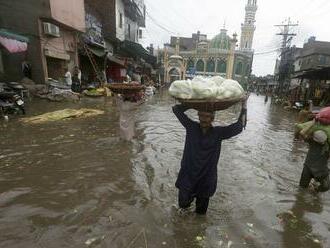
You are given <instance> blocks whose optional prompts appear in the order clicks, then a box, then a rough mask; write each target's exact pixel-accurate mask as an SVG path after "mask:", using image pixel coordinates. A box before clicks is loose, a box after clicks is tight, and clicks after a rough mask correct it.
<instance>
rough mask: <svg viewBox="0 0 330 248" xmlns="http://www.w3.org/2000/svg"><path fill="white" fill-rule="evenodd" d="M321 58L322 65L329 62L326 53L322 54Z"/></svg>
mask: <svg viewBox="0 0 330 248" xmlns="http://www.w3.org/2000/svg"><path fill="white" fill-rule="evenodd" d="M319 60H320V64H321V65H325V64H326V63H327V57H326V56H324V55H320V57H319Z"/></svg>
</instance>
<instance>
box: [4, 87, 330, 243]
mask: <svg viewBox="0 0 330 248" xmlns="http://www.w3.org/2000/svg"><path fill="white" fill-rule="evenodd" d="M263 100H264V99H263V98H262V97H257V96H255V95H252V96H251V97H250V99H249V103H248V114H249V123H248V127H247V130H245V131H244V133H243V134H241V135H240V136H238V137H236V138H234V139H232V140H229V141H226V142H224V144H223V147H222V154H221V158H220V162H219V166H218V170H219V173H218V174H219V181H218V190H217V193H216V195H215V196H214V197H213V198H212V199H211V202H210V207H209V212H208V215H207V216H206V217H199V216H195V215H194V214H188V215H187V216H184V217H182V216H179V215H178V214H177V212H176V210H175V208H174V206H173V204H176V198H177V190H176V188H175V187H174V183H175V180H176V176H177V173H178V170H179V165H180V160H181V156H182V151H183V145H184V136H185V133H184V129H183V128H182V127H181V126H180V124H179V122H178V121H177V120H176V119H175V116H174V115H173V114H172V112H171V106H172V105H173V104H174V103H175V102H174V100H172V99H171V98H170V97H169V96H168V95H167V92H166V91H164V92H161V93H160V94H159V95H156V96H154V97H153V98H152V99H150V100H149V101H148V102H147V103H146V104H144V105H142V106H141V107H140V108H139V109H138V110H137V112H136V136H137V137H136V139H134V140H133V141H131V142H127V141H123V140H121V139H120V138H119V130H118V126H119V123H118V121H119V114H118V112H117V110H116V107H115V105H114V103H113V101H112V100H111V99H83V100H82V101H81V102H80V103H79V104H73V103H48V102H44V101H34V102H32V103H30V104H29V109H28V112H29V115H36V114H41V113H44V109H45V108H47V111H52V110H58V109H63V108H67V107H73V108H76V107H88V108H97V109H101V110H105V111H106V114H105V115H101V116H97V117H92V118H88V119H75V120H67V121H61V122H56V123H48V124H42V125H33V126H32V125H26V124H24V125H23V124H20V123H19V122H18V120H16V119H13V120H11V121H9V122H8V123H4V122H2V121H1V122H0V247H22V248H23V247H24V248H26V247H47V248H48V247H49V248H51V247H54V248H55V247H56V248H57V247H88V246H89V247H111V248H116V247H120V248H121V247H171V248H173V247H174V248H175V247H177V248H179V247H187V248H191V247H192V248H194V247H232V248H235V247H288V248H289V247H290V248H291V247H292V248H294V247H297V248H298V247H299V248H300V247H308V248H309V247H330V194H329V193H325V194H321V195H314V194H311V193H309V192H303V191H299V189H298V187H297V185H298V181H299V177H300V173H301V170H302V164H303V161H304V157H305V154H306V151H307V147H306V145H305V144H303V143H301V142H293V123H294V121H295V117H296V116H295V114H293V113H292V112H288V111H285V110H283V109H281V108H280V107H277V106H273V105H271V104H270V103H267V104H265V103H264V101H263ZM238 111H239V110H238V109H231V110H229V111H227V112H225V113H221V115H220V116H218V117H217V119H221V120H223V121H224V122H225V123H229V122H231V121H233V120H234V119H235V118H236V117H237V112H238Z"/></svg>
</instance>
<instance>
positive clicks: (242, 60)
mask: <svg viewBox="0 0 330 248" xmlns="http://www.w3.org/2000/svg"><path fill="white" fill-rule="evenodd" d="M245 10H246V14H245V19H244V23H243V24H242V27H241V41H240V46H239V49H236V44H237V42H238V40H237V35H236V34H233V36H232V37H231V36H229V35H228V34H227V30H226V29H225V27H223V28H222V29H221V30H220V33H219V34H218V35H216V36H215V37H214V38H213V39H211V40H208V39H207V36H206V35H203V34H201V33H200V32H197V33H196V34H193V35H192V37H191V38H187V37H171V43H170V45H169V46H167V47H166V49H165V51H166V53H167V54H168V55H169V57H168V58H167V59H165V81H167V82H169V81H173V80H175V79H182V78H186V77H193V76H194V75H204V76H215V75H220V76H224V77H227V78H234V79H236V80H238V81H239V82H240V83H242V84H247V81H248V77H249V76H250V74H251V68H252V62H253V54H254V51H253V49H252V47H253V37H254V31H255V28H256V26H255V16H256V12H257V1H256V0H248V2H247V5H246V7H245Z"/></svg>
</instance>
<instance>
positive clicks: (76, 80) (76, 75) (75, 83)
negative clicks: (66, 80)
mask: <svg viewBox="0 0 330 248" xmlns="http://www.w3.org/2000/svg"><path fill="white" fill-rule="evenodd" d="M71 90H72V91H73V92H76V93H80V92H81V70H80V69H79V67H78V66H76V67H75V68H74V71H73V76H72V85H71Z"/></svg>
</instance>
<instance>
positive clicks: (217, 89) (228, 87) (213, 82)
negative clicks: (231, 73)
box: [169, 76, 244, 100]
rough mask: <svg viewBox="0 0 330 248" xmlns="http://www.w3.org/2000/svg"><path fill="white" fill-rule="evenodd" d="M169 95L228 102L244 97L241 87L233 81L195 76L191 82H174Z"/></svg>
mask: <svg viewBox="0 0 330 248" xmlns="http://www.w3.org/2000/svg"><path fill="white" fill-rule="evenodd" d="M169 92H170V95H171V96H173V97H175V98H181V99H204V100H207V99H210V100H215V99H216V100H229V99H231V100H232V99H239V98H242V97H243V95H244V90H243V88H242V86H241V85H240V84H239V83H238V82H237V81H234V80H230V79H227V80H226V79H224V78H222V77H219V76H217V77H212V78H204V77H200V76H197V77H195V78H194V79H193V80H182V81H175V82H173V83H172V85H171V87H170V89H169Z"/></svg>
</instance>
